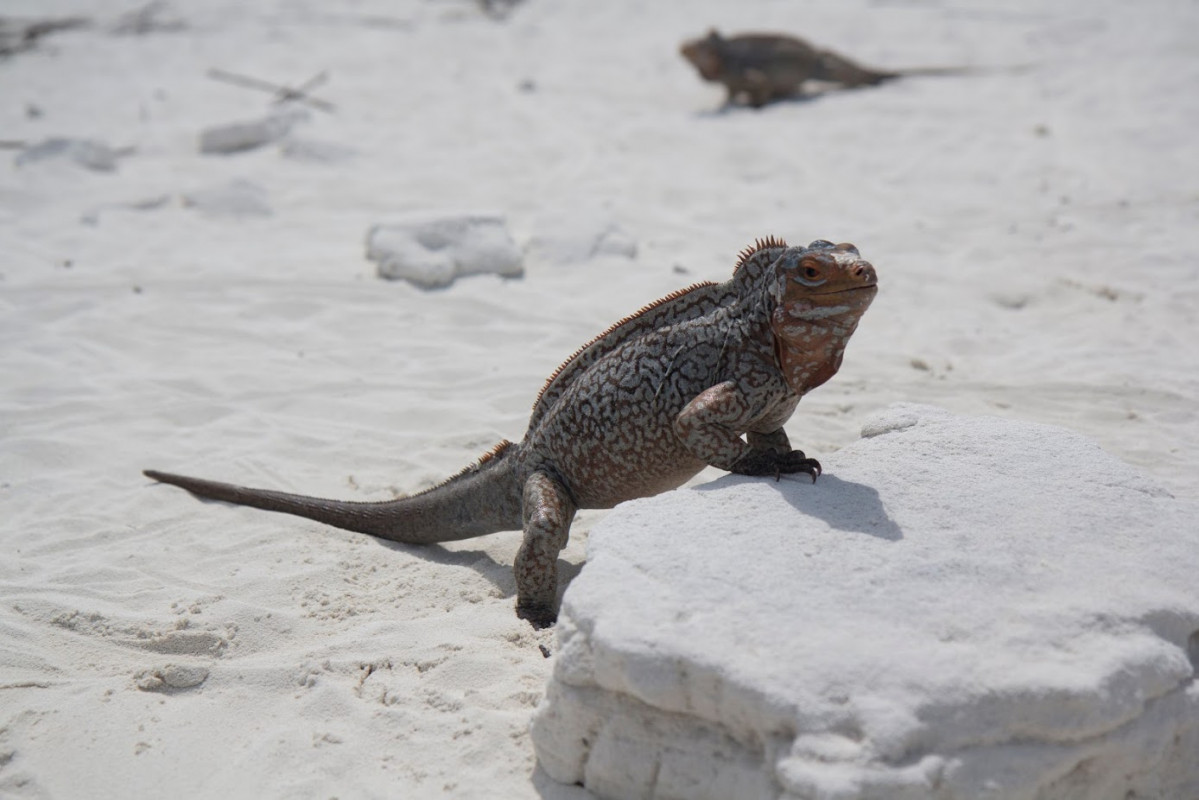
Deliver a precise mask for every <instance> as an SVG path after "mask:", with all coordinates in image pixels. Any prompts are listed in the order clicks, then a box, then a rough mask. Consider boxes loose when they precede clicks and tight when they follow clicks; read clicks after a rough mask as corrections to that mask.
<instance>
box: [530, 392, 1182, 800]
mask: <svg viewBox="0 0 1199 800" xmlns="http://www.w3.org/2000/svg"><path fill="white" fill-rule="evenodd" d="M862 435H863V438H862V439H860V440H859V441H857V442H855V443H853V444H851V445H850V446H849V447H846V448H845V449H843V450H841V451H839V452H837V453H836V454H834V455H832V456H829V457H827V458H825V459H824V462H825V474H824V476H823V477H822V478H821V479H820V480H819V482H817V483H816V484H815V485H808V484H806V483H805V482H802V481H795V480H788V479H786V478H785V479H784V480H783V481H781V482H778V483H775V482H772V481H763V480H753V479H744V478H736V477H728V478H723V479H721V480H718V481H715V482H713V483H711V484H708V485H705V486H699V487H697V488H694V489H689V490H680V491H677V492H673V493H669V494H666V495H661V496H659V497H656V498H651V499H647V500H641V501H637V502H633V503H628V504H626V505H623V506H621V507H620V508H618V509H617V510H615V511H614V512H613V513H612V514H610V515H609V516H608V517H607V518H606V519H605V520H604V521H603V522H602V523H601V524H599V525H598V526H597V527H596V528H595V529H594V530H593V531H592V533H591V537H590V541H589V545H588V550H589V553H588V559H587V565H586V567H585V568H584V570H583V571H582V573H581V574H580V575H579V577H578V578H576V579H575V581H574V582H573V583H572V584H571V586H570V587H569V589H568V591H567V592H566V594H565V597H564V600H563V608H562V614H561V617H560V620H559V623H558V635H559V648H560V653H559V655H558V662H557V664H556V665H555V669H554V675H553V678H552V680H551V682H550V685H549V687H548V691H547V696H546V699H545V700H544V701H543V703H542V706H541V707H540V709H539V711H538V714H537V717H536V719H535V721H534V725H533V737H534V742H535V746H536V750H537V756H538V759H539V762H540V764H541V766H542V768H543V769H544V770H545V771H546V772H547V773H548V774H549V775H550V776H551V777H553V778H555V779H557V780H559V781H562V782H566V783H575V782H581V783H582V784H583V785H584V786H586V787H587V788H588V789H589V790H591V791H592V792H594V793H595V794H598V795H600V796H603V797H621V798H635V797H655V798H665V797H678V798H708V797H711V798H721V797H737V798H756V797H762V798H765V797H771V798H774V797H784V798H801V797H802V798H808V797H821V798H996V799H997V798H1049V797H1052V798H1083V797H1085V798H1124V797H1126V796H1136V797H1199V758H1197V757H1196V753H1199V683H1197V682H1196V681H1195V676H1196V670H1197V663H1199V577H1197V574H1196V573H1197V567H1199V522H1197V520H1199V508H1197V507H1196V506H1195V504H1193V503H1188V502H1183V501H1179V500H1175V499H1174V498H1172V497H1171V496H1170V495H1169V494H1168V493H1166V492H1165V491H1163V490H1162V489H1160V488H1158V487H1157V486H1155V485H1154V484H1153V483H1152V482H1151V481H1150V480H1148V479H1147V478H1145V477H1144V476H1142V475H1141V474H1140V473H1138V472H1137V471H1136V470H1134V469H1133V468H1132V467H1129V466H1127V465H1125V464H1124V463H1122V462H1119V461H1117V460H1115V459H1114V458H1112V457H1110V456H1108V455H1106V454H1105V453H1104V452H1103V451H1102V450H1100V448H1099V447H1098V446H1097V445H1095V444H1094V443H1092V442H1091V441H1090V440H1087V439H1085V438H1083V437H1081V436H1079V435H1077V434H1074V433H1071V432H1068V431H1066V430H1063V429H1060V428H1054V427H1048V426H1043V425H1033V424H1027V423H1019V422H1012V421H1004V420H1001V419H997V418H989V417H959V416H952V415H950V414H948V413H947V412H944V411H941V410H939V409H933V408H929V407H923V406H910V405H905V406H895V407H892V408H890V409H888V410H887V411H885V412H883V413H882V414H880V415H879V416H878V417H876V418H875V419H873V420H871V421H870V422H868V423H867V425H866V426H865V427H864V428H863V431H862Z"/></svg>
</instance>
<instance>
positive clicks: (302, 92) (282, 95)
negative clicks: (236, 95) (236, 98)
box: [208, 69, 336, 113]
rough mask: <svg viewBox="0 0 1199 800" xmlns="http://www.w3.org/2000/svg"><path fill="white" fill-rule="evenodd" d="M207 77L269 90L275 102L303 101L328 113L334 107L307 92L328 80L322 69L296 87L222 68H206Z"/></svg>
mask: <svg viewBox="0 0 1199 800" xmlns="http://www.w3.org/2000/svg"><path fill="white" fill-rule="evenodd" d="M208 77H210V78H213V79H214V80H218V81H223V82H224V83H229V84H232V85H234V86H241V87H242V88H245V89H258V90H259V91H263V92H270V93H271V94H273V95H275V102H276V103H282V102H285V101H287V100H295V101H296V102H298V103H304V104H305V105H310V106H312V107H313V108H319V109H320V110H321V111H328V112H330V113H332V112H333V111H334V110H335V108H336V107H335V106H334V105H333V104H332V103H329V102H326V101H324V100H321V99H320V98H317V97H313V96H312V95H310V94H309V92H311V91H312V90H313V89H315V88H316V87H317V86H320V85H321V84H322V83H324V82H325V81H326V80H328V78H329V74H328V73H327V72H324V71H322V72H319V73H317V74H316V75H314V76H312V77H311V78H309V79H308V80H306V81H305V82H304V83H302V84H300V86H299V87H298V88H293V87H291V86H283V85H281V84H278V83H271V82H270V81H264V80H261V79H259V78H252V77H250V76H249V75H239V74H237V73H235V72H228V71H226V70H223V69H210V70H208Z"/></svg>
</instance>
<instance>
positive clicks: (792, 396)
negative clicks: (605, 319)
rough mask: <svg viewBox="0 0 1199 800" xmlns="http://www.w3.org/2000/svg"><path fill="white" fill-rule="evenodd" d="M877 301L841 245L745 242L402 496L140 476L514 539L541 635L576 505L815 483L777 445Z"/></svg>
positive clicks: (379, 525) (241, 497)
mask: <svg viewBox="0 0 1199 800" xmlns="http://www.w3.org/2000/svg"><path fill="white" fill-rule="evenodd" d="M876 292H877V279H876V276H875V271H874V267H873V266H871V265H870V264H869V263H868V262H867V261H864V260H863V259H862V258H861V257H860V256H859V254H858V251H857V249H856V248H855V247H854V246H853V245H851V244H838V245H834V244H832V243H830V242H826V241H823V240H820V241H815V242H812V243H811V244H810V245H809V246H808V247H788V246H787V245H786V244H785V243H784V242H781V241H778V240H775V239H766V240H759V241H758V242H757V243H756V244H755V246H754V247H752V248H749V249H747V250H746V251H744V252H743V253H742V254H741V258H740V260H739V262H738V264H737V268H736V270H735V271H734V273H733V277H732V278H730V279H729V280H728V281H725V282H724V283H701V284H696V285H695V286H692V287H690V288H688V289H684V290H682V291H680V292H676V293H674V294H671V295H668V296H667V297H664V298H662V299H661V300H659V301H658V302H656V303H653V304H651V305H649V306H646V307H645V308H643V309H641V310H640V311H639V312H637V313H636V314H633V315H632V316H630V317H628V318H626V319H624V320H622V321H621V322H619V323H617V324H616V325H614V326H612V327H611V328H609V329H608V330H607V331H606V332H605V333H603V334H601V335H600V336H599V337H597V338H596V339H594V340H593V341H592V342H591V343H589V344H587V345H585V346H584V347H583V348H581V349H580V350H579V351H578V352H576V353H575V354H574V355H573V356H571V357H570V358H569V359H567V361H566V362H565V363H564V364H563V365H562V366H561V367H559V368H558V370H557V371H556V372H555V373H554V374H553V375H552V376H551V377H550V379H549V381H548V382H547V383H546V385H545V387H544V388H543V389H542V391H541V394H540V395H538V398H537V401H536V403H535V405H534V407H533V414H532V417H531V419H530V421H529V428H528V431H527V432H526V434H525V437H524V439H523V440H522V441H521V442H520V443H518V444H512V443H510V442H507V441H505V442H501V443H500V444H499V445H497V446H496V447H495V448H494V449H493V450H492V451H491V452H489V453H487V454H486V455H485V456H483V458H481V459H480V460H479V461H478V463H476V464H474V465H473V466H471V467H468V468H467V469H465V470H463V471H462V472H461V473H459V474H458V475H456V476H454V477H453V478H450V479H449V480H448V481H446V482H445V483H443V484H441V485H439V486H436V487H434V488H432V489H429V490H428V491H425V492H422V493H420V494H417V495H414V496H411V497H405V498H401V499H398V500H390V501H385V502H368V503H354V502H342V501H338V500H323V499H319V498H315V497H306V496H303V495H293V494H285V493H282V492H274V491H268V490H263V489H246V488H242V487H239V486H234V485H231V484H227V483H217V482H215V481H207V480H201V479H198V478H189V477H185V476H182V475H171V474H167V473H162V472H156V471H153V470H147V471H146V473H145V474H146V475H147V476H148V477H150V478H153V479H155V480H158V481H162V482H163V483H170V484H174V485H176V486H180V487H182V488H184V489H187V490H188V491H190V492H191V493H193V494H195V495H198V496H200V497H205V498H211V499H214V500H223V501H225V502H229V503H237V504H240V505H247V506H253V507H255V508H261V509H266V510H268V511H282V512H285V513H289V514H296V515H299V516H302V517H307V518H309V519H314V520H318V521H320V522H324V523H327V524H329V525H334V526H336V527H339V528H345V529H347V530H352V531H360V532H362V533H369V534H371V535H373V536H378V537H381V538H384V539H391V540H393V541H397V542H404V543H406V544H430V543H433V542H445V541H451V540H457V539H469V538H472V537H475V536H482V535H484V534H487V533H494V532H496V531H502V530H513V529H516V528H523V529H524V541H523V543H522V545H521V547H520V551H519V552H518V554H517V556H516V564H515V573H516V591H517V601H516V609H517V615H518V616H520V617H521V618H523V619H527V620H528V621H529V622H531V623H532V624H533V625H534V626H535V627H544V626H547V625H550V624H552V623H553V622H554V621H555V619H556V618H557V589H558V578H557V558H558V553H559V552H560V551H561V550H562V548H563V547H564V546H565V545H566V538H567V534H568V532H569V529H570V524H571V521H572V519H573V518H574V515H575V512H576V511H577V510H578V509H580V508H610V507H612V506H614V505H616V504H617V503H620V502H623V501H625V500H630V499H633V498H635V497H645V496H648V495H652V494H657V493H659V492H663V491H666V490H668V489H673V488H675V487H677V486H679V485H681V484H682V483H684V482H685V481H686V480H688V479H689V478H691V477H692V476H693V475H695V474H696V473H697V472H699V471H700V470H701V469H703V468H704V467H706V466H709V465H710V466H714V467H718V468H720V469H724V470H728V471H729V472H735V473H739V474H743V475H771V476H775V477H776V478H777V477H778V476H779V475H781V474H783V473H801V472H802V473H806V474H808V475H810V476H811V477H812V480H815V479H816V476H818V475H819V474H820V464H819V463H817V462H816V460H815V459H810V458H807V457H806V456H805V455H804V454H803V452H802V451H799V450H793V449H791V445H790V442H789V441H788V439H787V434H786V433H785V432H784V431H783V423H784V422H786V421H787V419H788V418H789V417H790V416H791V414H792V412H794V411H795V407H796V405H797V404H798V403H799V400H800V398H801V397H803V395H804V394H806V393H807V392H808V391H810V390H811V389H814V388H816V387H817V386H819V385H820V384H822V383H824V382H825V381H827V380H828V379H829V378H831V377H832V376H833V375H834V374H835V373H836V372H837V369H838V368H839V367H840V366H841V359H842V357H843V356H844V353H845V346H846V343H847V342H848V341H849V337H850V335H852V334H853V332H854V329H855V328H856V327H857V324H858V321H859V319H860V318H861V316H862V314H863V312H865V310H866V308H867V307H868V306H869V305H870V302H871V301H872V300H873V299H874V295H875V293H876ZM743 437H744V438H743Z"/></svg>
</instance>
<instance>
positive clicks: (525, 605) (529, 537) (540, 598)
mask: <svg viewBox="0 0 1199 800" xmlns="http://www.w3.org/2000/svg"><path fill="white" fill-rule="evenodd" d="M523 503H524V527H525V538H524V541H523V542H522V543H521V546H520V550H519V551H518V552H517V554H516V564H515V569H514V571H515V573H516V616H518V617H520V618H521V619H524V620H528V621H529V623H530V624H531V625H532V626H533V627H534V628H548V627H549V626H550V625H553V624H554V622H556V621H557V619H558V610H557V601H558V553H560V552H562V548H563V547H566V540H567V536H568V534H569V532H570V523H571V521H572V520H573V519H574V516H575V511H577V510H578V506H576V505H575V502H574V501H573V500H572V499H571V497H570V493H569V492H568V491H567V490H566V487H565V486H563V485H562V484H561V483H560V482H559V481H557V480H555V479H554V478H552V477H550V476H549V475H547V474H546V473H544V472H534V473H533V474H532V475H530V476H529V479H528V480H527V481H526V482H525V489H524V501H523Z"/></svg>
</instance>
